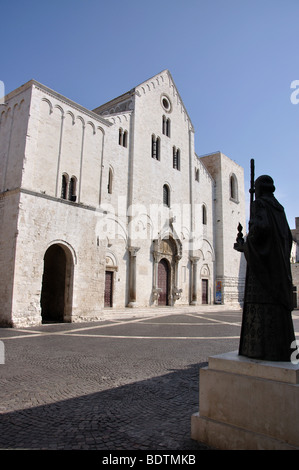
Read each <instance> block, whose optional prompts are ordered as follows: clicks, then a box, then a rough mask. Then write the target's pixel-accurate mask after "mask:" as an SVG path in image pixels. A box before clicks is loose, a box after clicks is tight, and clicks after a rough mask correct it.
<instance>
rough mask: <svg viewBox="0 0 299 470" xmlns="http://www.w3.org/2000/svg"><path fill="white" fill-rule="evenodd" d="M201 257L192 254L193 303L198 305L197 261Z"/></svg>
mask: <svg viewBox="0 0 299 470" xmlns="http://www.w3.org/2000/svg"><path fill="white" fill-rule="evenodd" d="M198 260H199V257H198V256H191V257H190V261H191V273H192V274H191V302H190V304H191V305H197V263H198Z"/></svg>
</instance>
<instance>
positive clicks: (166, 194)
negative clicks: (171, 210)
mask: <svg viewBox="0 0 299 470" xmlns="http://www.w3.org/2000/svg"><path fill="white" fill-rule="evenodd" d="M163 204H164V206H167V207H170V191H169V186H168V185H167V184H164V186H163Z"/></svg>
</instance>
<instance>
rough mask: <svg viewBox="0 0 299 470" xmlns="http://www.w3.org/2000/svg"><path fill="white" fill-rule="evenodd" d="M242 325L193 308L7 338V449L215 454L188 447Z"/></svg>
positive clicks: (0, 440) (2, 436)
mask: <svg viewBox="0 0 299 470" xmlns="http://www.w3.org/2000/svg"><path fill="white" fill-rule="evenodd" d="M296 318H297V316H296ZM294 323H295V321H294ZM240 324H241V312H240V311H226V310H224V309H221V307H218V309H216V308H215V307H214V308H212V307H211V308H209V307H207V308H206V309H205V310H204V311H200V310H198V309H196V308H195V309H194V307H193V309H185V310H184V309H181V310H168V309H163V310H159V311H158V312H156V311H155V312H154V313H153V312H152V311H150V312H149V311H148V310H145V311H142V310H137V311H134V312H132V311H130V313H127V311H123V312H119V314H118V315H117V314H115V313H114V314H113V315H111V314H110V313H109V312H108V313H106V317H105V319H103V320H102V321H99V322H95V323H76V324H74V323H69V324H52V325H41V326H39V327H34V328H22V329H0V340H1V341H2V342H3V343H4V346H5V361H4V364H0V390H1V392H0V398H1V400H0V449H88V450H91V449H98V450H116V449H121V450H137V449H138V450H143V449H144V450H156V451H157V450H158V451H159V450H161V451H163V450H168V451H169V450H192V451H196V450H204V449H208V448H207V447H206V446H204V445H203V444H200V443H198V442H195V441H193V440H192V439H191V438H190V421H191V415H192V413H194V412H197V411H198V399H199V395H198V389H199V369H200V367H202V366H205V365H206V364H207V361H208V357H209V356H210V355H214V354H219V353H222V352H227V351H231V350H235V349H237V348H238V342H239V334H240Z"/></svg>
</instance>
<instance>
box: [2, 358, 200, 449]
mask: <svg viewBox="0 0 299 470" xmlns="http://www.w3.org/2000/svg"><path fill="white" fill-rule="evenodd" d="M205 365H206V363H201V364H193V365H190V366H189V367H188V368H186V369H183V370H174V371H171V372H169V373H168V374H165V375H162V376H159V377H154V378H151V379H147V380H143V381H140V382H134V383H131V384H127V385H124V386H120V387H117V388H113V389H109V390H104V391H99V392H97V393H92V394H89V395H84V396H79V397H76V398H71V399H68V400H63V401H58V402H55V403H51V404H45V405H41V406H37V407H33V408H27V409H24V410H19V411H14V412H9V413H3V414H2V415H1V418H0V448H1V449H55V450H59V449H65V450H71V449H86V450H92V449H97V450H117V449H121V450H193V451H196V450H204V449H208V447H206V446H205V445H201V444H199V443H198V442H195V441H193V440H192V439H191V438H190V422H191V415H192V413H195V412H197V411H198V395H199V394H198V383H199V369H200V367H203V366H205Z"/></svg>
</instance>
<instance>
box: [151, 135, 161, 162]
mask: <svg viewBox="0 0 299 470" xmlns="http://www.w3.org/2000/svg"><path fill="white" fill-rule="evenodd" d="M152 158H154V159H155V160H160V137H156V136H155V135H154V134H153V135H152Z"/></svg>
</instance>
